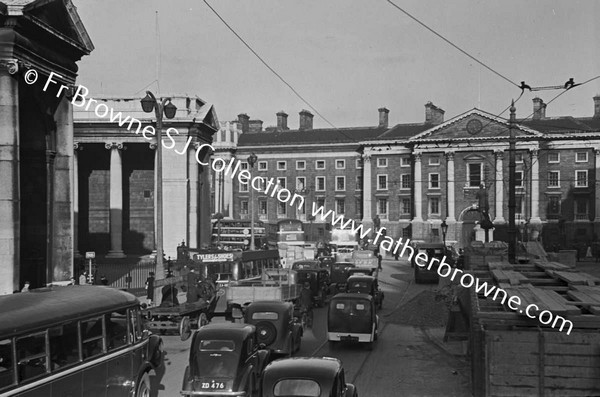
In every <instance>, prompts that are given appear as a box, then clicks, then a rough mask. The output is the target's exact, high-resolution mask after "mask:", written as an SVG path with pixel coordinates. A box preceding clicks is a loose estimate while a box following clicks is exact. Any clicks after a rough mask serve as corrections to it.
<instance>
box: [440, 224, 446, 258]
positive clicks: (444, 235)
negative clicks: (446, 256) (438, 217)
mask: <svg viewBox="0 0 600 397" xmlns="http://www.w3.org/2000/svg"><path fill="white" fill-rule="evenodd" d="M440 226H441V228H442V240H444V250H445V249H446V233H448V224H447V223H446V220H445V219H444V220H443V221H442V224H441V225H440Z"/></svg>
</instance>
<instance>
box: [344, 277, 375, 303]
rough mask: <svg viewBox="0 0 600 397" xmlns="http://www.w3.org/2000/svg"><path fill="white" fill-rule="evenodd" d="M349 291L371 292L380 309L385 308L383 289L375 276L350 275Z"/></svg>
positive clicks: (347, 289) (358, 292)
mask: <svg viewBox="0 0 600 397" xmlns="http://www.w3.org/2000/svg"><path fill="white" fill-rule="evenodd" d="M346 292H348V293H356V294H369V295H371V296H372V297H373V300H374V301H375V306H377V308H378V309H381V308H383V296H384V295H383V291H382V290H381V289H379V283H378V282H377V279H376V278H375V277H373V276H363V275H356V276H350V277H348V286H347V288H346Z"/></svg>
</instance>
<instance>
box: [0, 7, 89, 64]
mask: <svg viewBox="0 0 600 397" xmlns="http://www.w3.org/2000/svg"><path fill="white" fill-rule="evenodd" d="M0 15H5V16H12V17H21V18H24V19H25V20H27V21H30V22H31V23H33V24H34V25H37V26H39V27H40V28H42V29H43V30H45V31H47V32H49V33H50V34H52V35H54V36H56V37H57V38H58V39H60V40H61V41H64V42H67V43H69V44H71V45H72V46H74V47H76V48H78V49H79V50H80V51H81V52H82V53H84V54H89V53H90V52H92V50H93V49H94V45H93V44H92V41H91V39H90V37H89V35H88V33H87V31H86V30H85V27H84V26H83V23H82V22H81V19H80V18H79V14H78V13H77V9H76V7H75V6H74V5H73V3H72V2H71V0H31V1H28V0H4V1H0Z"/></svg>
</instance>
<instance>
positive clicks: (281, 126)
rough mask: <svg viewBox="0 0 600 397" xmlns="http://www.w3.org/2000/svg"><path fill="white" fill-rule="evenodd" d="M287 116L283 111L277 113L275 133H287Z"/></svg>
mask: <svg viewBox="0 0 600 397" xmlns="http://www.w3.org/2000/svg"><path fill="white" fill-rule="evenodd" d="M287 119H288V114H287V113H286V112H284V111H283V110H282V111H280V112H277V131H287V130H288V129H289V128H288V126H287Z"/></svg>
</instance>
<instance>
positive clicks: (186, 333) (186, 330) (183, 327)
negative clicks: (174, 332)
mask: <svg viewBox="0 0 600 397" xmlns="http://www.w3.org/2000/svg"><path fill="white" fill-rule="evenodd" d="M191 335H192V324H191V323H190V318H189V317H188V316H184V317H183V318H182V319H181V322H180V323H179V336H180V337H181V340H182V341H185V340H188V339H189V337H190V336H191Z"/></svg>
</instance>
